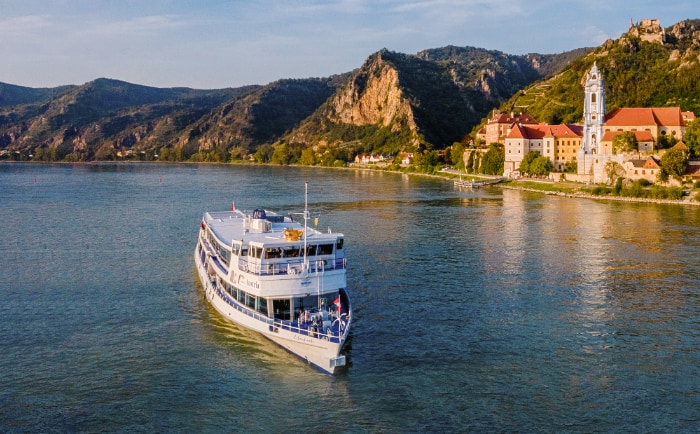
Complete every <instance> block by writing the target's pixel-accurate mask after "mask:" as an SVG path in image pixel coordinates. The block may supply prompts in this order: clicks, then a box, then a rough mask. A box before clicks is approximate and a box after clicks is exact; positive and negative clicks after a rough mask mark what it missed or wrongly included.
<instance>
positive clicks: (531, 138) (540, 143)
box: [504, 123, 583, 176]
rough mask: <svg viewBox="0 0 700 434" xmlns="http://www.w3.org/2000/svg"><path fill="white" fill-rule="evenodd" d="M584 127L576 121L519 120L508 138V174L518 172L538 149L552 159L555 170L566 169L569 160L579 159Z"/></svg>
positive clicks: (505, 173)
mask: <svg viewBox="0 0 700 434" xmlns="http://www.w3.org/2000/svg"><path fill="white" fill-rule="evenodd" d="M582 133H583V127H582V126H581V125H574V124H559V125H548V124H544V123H540V124H537V125H521V124H516V125H514V126H513V128H512V129H511V131H510V133H509V134H508V136H507V137H506V139H505V166H504V175H506V176H510V175H517V174H518V173H519V170H520V163H521V162H522V161H523V158H524V157H525V155H527V153H528V152H532V151H536V152H539V153H540V155H543V156H545V157H547V158H549V160H550V161H551V162H552V166H553V168H554V171H556V172H563V171H564V168H565V167H566V163H568V162H574V161H576V155H577V153H578V150H579V148H580V147H581V139H582Z"/></svg>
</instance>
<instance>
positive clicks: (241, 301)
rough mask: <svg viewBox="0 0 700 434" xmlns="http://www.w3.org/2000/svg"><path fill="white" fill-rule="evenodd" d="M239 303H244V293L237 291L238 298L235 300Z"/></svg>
mask: <svg viewBox="0 0 700 434" xmlns="http://www.w3.org/2000/svg"><path fill="white" fill-rule="evenodd" d="M236 299H237V300H238V302H239V303H245V291H241V290H240V289H239V290H238V297H237V298H236Z"/></svg>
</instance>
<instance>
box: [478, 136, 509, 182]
mask: <svg viewBox="0 0 700 434" xmlns="http://www.w3.org/2000/svg"><path fill="white" fill-rule="evenodd" d="M505 159H506V151H505V148H504V147H503V145H501V144H500V143H492V144H491V145H490V146H489V150H488V151H486V153H485V154H484V158H483V159H482V161H481V173H484V174H486V175H502V174H503V165H504V164H505Z"/></svg>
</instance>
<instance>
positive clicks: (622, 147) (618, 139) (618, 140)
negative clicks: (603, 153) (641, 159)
mask: <svg viewBox="0 0 700 434" xmlns="http://www.w3.org/2000/svg"><path fill="white" fill-rule="evenodd" d="M612 147H613V154H617V153H618V152H635V151H637V150H639V144H638V143H637V137H636V136H635V135H634V133H633V132H632V131H625V132H624V133H621V134H618V135H616V136H615V138H613V142H612Z"/></svg>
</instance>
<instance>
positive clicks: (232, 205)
mask: <svg viewBox="0 0 700 434" xmlns="http://www.w3.org/2000/svg"><path fill="white" fill-rule="evenodd" d="M235 211H236V202H235V201H231V212H235Z"/></svg>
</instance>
